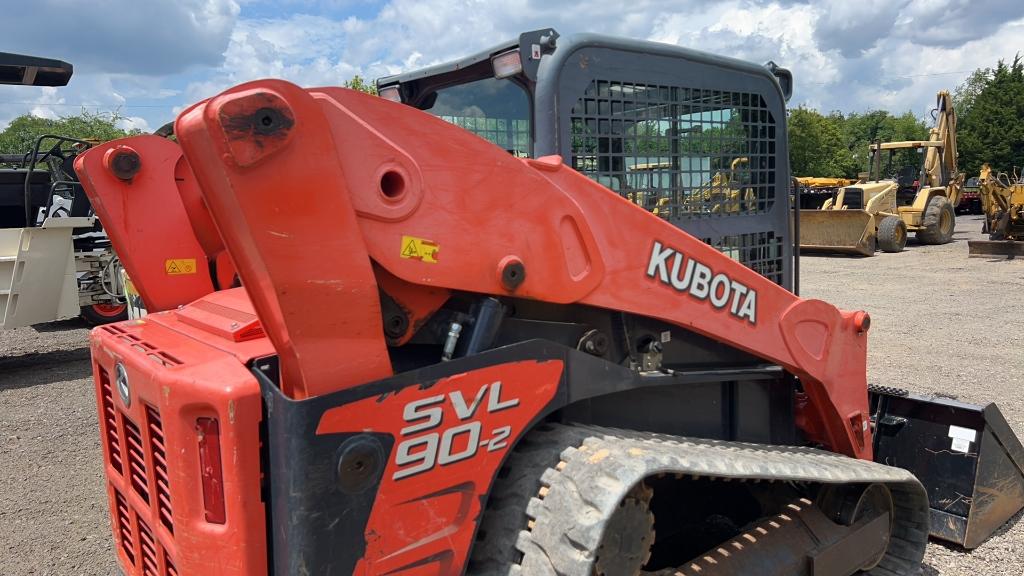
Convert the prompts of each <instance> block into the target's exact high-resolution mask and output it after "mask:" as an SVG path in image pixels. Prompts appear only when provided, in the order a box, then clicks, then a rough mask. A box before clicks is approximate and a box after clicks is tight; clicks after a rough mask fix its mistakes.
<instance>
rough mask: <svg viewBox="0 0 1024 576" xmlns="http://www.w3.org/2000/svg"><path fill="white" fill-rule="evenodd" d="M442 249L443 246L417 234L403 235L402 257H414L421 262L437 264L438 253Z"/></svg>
mask: <svg viewBox="0 0 1024 576" xmlns="http://www.w3.org/2000/svg"><path fill="white" fill-rule="evenodd" d="M440 250H441V247H440V246H438V245H437V244H436V243H435V242H432V241H430V240H424V239H423V238H416V237H415V236H402V252H401V255H402V258H414V259H416V260H420V261H421V262H427V263H429V264H437V253H438V251H440Z"/></svg>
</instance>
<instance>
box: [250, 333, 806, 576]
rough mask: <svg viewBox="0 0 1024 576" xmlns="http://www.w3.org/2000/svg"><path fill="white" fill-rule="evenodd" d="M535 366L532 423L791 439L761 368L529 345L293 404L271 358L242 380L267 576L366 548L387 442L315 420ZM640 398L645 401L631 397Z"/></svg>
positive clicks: (780, 380) (773, 373)
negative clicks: (255, 412)
mask: <svg viewBox="0 0 1024 576" xmlns="http://www.w3.org/2000/svg"><path fill="white" fill-rule="evenodd" d="M545 359H557V360H561V361H562V362H563V363H564V371H563V373H562V378H561V382H560V383H559V388H558V391H557V392H556V393H555V396H554V399H553V400H552V401H551V403H550V404H549V405H548V406H547V407H546V408H545V409H544V410H543V411H542V413H540V414H538V415H537V416H536V418H537V420H539V419H542V418H545V417H557V418H558V419H562V420H567V419H569V417H570V416H574V417H576V418H578V419H582V420H585V421H588V422H592V423H595V424H600V425H605V426H617V427H626V428H629V427H636V428H641V429H645V430H650V431H654V432H681V433H687V434H690V435H704V434H706V435H707V437H709V438H718V439H727V438H728V439H731V438H743V439H748V440H759V439H763V440H765V441H768V440H772V441H773V443H786V442H785V441H786V440H790V441H791V440H792V439H793V436H794V432H793V430H794V425H793V419H792V412H791V410H792V385H791V383H790V382H789V381H788V380H786V379H785V378H784V375H783V373H782V371H781V370H780V369H779V368H777V367H771V366H766V367H753V368H749V369H745V370H732V371H728V370H718V371H715V370H707V371H701V372H679V373H675V374H672V375H668V374H655V375H641V374H639V373H637V372H635V371H632V370H629V369H627V368H624V367H622V366H619V365H617V364H613V363H610V362H607V361H605V360H602V359H600V358H597V357H594V356H591V355H588V354H585V353H582V352H579V351H577V350H573V349H570V348H567V347H564V346H560V345H557V344H552V343H550V342H547V341H543V340H530V341H526V342H521V343H519V344H514V345H510V346H505V347H502V348H497V349H494V350H489V351H487V352H483V353H480V354H476V355H473V356H467V357H464V358H459V359H456V360H452V361H450V362H443V363H438V364H434V365H431V366H428V367H425V368H422V369H419V370H413V371H410V372H405V373H402V374H399V375H397V376H394V377H392V378H388V379H385V380H380V381H377V382H373V383H370V384H365V385H363V386H358V387H356V388H352V389H349V390H343V391H340V392H336V393H333V394H328V395H325V396H319V397H316V398H311V399H308V400H302V401H294V400H290V399H288V398H286V397H284V396H283V395H282V394H281V392H280V390H279V389H278V387H277V385H276V383H275V379H276V378H277V373H276V369H275V368H274V366H275V364H274V362H273V361H272V359H265V360H260V361H258V362H257V368H254V369H253V373H254V374H256V376H257V378H258V379H259V381H260V385H261V388H262V390H263V399H264V403H265V410H266V437H267V440H266V442H267V466H266V470H267V482H268V485H269V489H268V490H266V493H267V494H268V502H267V507H268V512H269V514H268V516H269V518H270V520H269V522H268V524H269V528H268V529H269V542H270V546H271V555H272V561H273V566H274V573H275V574H301V573H308V574H318V575H335V574H337V575H341V574H345V575H347V574H351V573H352V571H353V569H354V568H355V566H356V563H357V562H358V561H359V559H360V558H362V556H363V553H364V551H365V548H366V541H365V537H364V532H365V528H366V526H367V522H368V519H369V516H370V511H371V510H372V508H373V504H374V501H375V500H376V498H377V492H378V490H379V488H380V485H381V473H382V472H383V470H384V468H385V467H386V465H387V463H388V462H389V461H390V458H391V457H392V456H391V454H392V449H393V447H394V438H393V437H392V436H391V435H390V434H387V433H363V434H331V435H317V434H316V430H317V427H318V425H319V423H320V420H321V418H322V416H323V415H324V413H325V412H326V411H328V410H330V409H331V408H334V407H336V406H342V405H345V404H349V403H352V402H356V401H358V400H362V399H365V398H373V397H378V398H383V397H386V396H388V395H390V394H391V393H395V392H397V391H399V390H401V389H403V388H406V387H413V386H420V387H429V386H433V385H434V384H435V383H436V382H437V381H438V380H439V379H442V378H445V377H448V376H452V375H455V374H460V373H464V372H469V371H472V370H477V369H480V368H484V367H488V366H494V365H499V364H504V363H509V362H516V361H521V360H545ZM629 394H635V396H628V395H629ZM621 395H627V396H621ZM602 397H608V398H610V399H611V400H607V401H606V400H603V399H602ZM645 397H646V398H648V400H646V401H644V400H642V399H643V398H645ZM623 398H626V401H628V404H625V403H624V401H623ZM658 399H660V402H659V401H658ZM654 404H660V406H659V409H660V410H662V412H661V415H660V416H658V417H657V418H652V417H647V419H646V421H645V420H644V419H645V416H644V415H643V414H644V413H645V412H646V411H647V410H648V409H649V408H650V407H651V406H653V405H654ZM570 405H573V406H572V407H571V408H570V409H568V410H566V411H565V412H563V413H559V414H553V413H554V412H555V411H558V410H561V409H563V408H566V407H567V406H570ZM666 410H667V412H666ZM715 420H719V421H718V422H715Z"/></svg>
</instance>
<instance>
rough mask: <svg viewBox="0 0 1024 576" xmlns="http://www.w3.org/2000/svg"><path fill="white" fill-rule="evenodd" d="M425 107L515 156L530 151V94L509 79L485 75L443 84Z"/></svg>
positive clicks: (524, 155) (523, 154)
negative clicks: (483, 77)
mask: <svg viewBox="0 0 1024 576" xmlns="http://www.w3.org/2000/svg"><path fill="white" fill-rule="evenodd" d="M426 111H427V112H429V113H431V114H433V115H434V116H437V117H439V118H441V119H442V120H445V121H447V122H451V123H452V124H455V125H456V126H459V127H460V128H465V129H466V130H469V131H470V132H472V133H474V134H476V135H477V136H480V137H481V138H483V139H485V140H487V141H488V142H491V143H492V144H495V145H497V146H500V147H501V148H503V149H505V150H506V151H508V152H509V153H511V154H513V155H515V156H519V157H527V156H529V155H530V152H531V146H530V98H529V95H527V93H526V90H524V89H523V88H522V87H521V86H519V85H518V84H515V83H514V82H512V81H510V80H498V79H495V78H485V79H483V80H477V81H475V82H470V83H468V84H460V85H458V86H451V87H449V88H443V89H441V90H438V91H437V99H436V100H435V101H434V105H433V106H431V107H430V108H429V109H427V110H426Z"/></svg>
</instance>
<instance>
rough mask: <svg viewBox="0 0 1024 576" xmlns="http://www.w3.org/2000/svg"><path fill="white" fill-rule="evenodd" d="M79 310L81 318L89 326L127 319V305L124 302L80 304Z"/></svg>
mask: <svg viewBox="0 0 1024 576" xmlns="http://www.w3.org/2000/svg"><path fill="white" fill-rule="evenodd" d="M79 311H80V312H81V314H82V319H83V320H85V322H86V324H89V325H90V326H101V325H103V324H110V323H111V322H120V321H122V320H127V319H128V306H127V305H125V304H118V305H106V304H96V305H93V306H82V308H81V309H80V310H79Z"/></svg>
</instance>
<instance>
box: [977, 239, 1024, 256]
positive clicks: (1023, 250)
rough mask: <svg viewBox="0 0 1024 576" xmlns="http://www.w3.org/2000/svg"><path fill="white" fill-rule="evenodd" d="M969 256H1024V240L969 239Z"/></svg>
mask: <svg viewBox="0 0 1024 576" xmlns="http://www.w3.org/2000/svg"><path fill="white" fill-rule="evenodd" d="M967 255H968V256H1007V257H1009V258H1015V257H1017V256H1021V257H1024V242H1018V241H1015V240H968V241H967Z"/></svg>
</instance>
